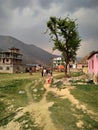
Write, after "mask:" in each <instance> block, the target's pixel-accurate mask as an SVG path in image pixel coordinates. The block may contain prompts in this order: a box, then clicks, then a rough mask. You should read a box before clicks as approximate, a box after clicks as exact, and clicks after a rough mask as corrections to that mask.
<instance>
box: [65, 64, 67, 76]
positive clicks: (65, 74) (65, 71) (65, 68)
mask: <svg viewBox="0 0 98 130" xmlns="http://www.w3.org/2000/svg"><path fill="white" fill-rule="evenodd" d="M67 65H68V64H67V63H66V64H65V77H67Z"/></svg>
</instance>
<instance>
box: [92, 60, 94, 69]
mask: <svg viewBox="0 0 98 130" xmlns="http://www.w3.org/2000/svg"><path fill="white" fill-rule="evenodd" d="M92 69H94V60H92Z"/></svg>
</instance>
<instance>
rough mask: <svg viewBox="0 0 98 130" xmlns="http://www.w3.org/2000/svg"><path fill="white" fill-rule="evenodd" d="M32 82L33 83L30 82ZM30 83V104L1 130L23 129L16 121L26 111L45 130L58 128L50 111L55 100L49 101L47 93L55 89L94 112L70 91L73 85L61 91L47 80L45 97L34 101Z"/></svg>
mask: <svg viewBox="0 0 98 130" xmlns="http://www.w3.org/2000/svg"><path fill="white" fill-rule="evenodd" d="M30 84H31V83H30ZM30 84H28V85H27V86H26V87H25V88H26V92H27V96H28V99H29V105H28V106H26V107H23V108H20V110H19V112H17V115H16V116H15V117H14V120H12V121H11V122H10V123H8V124H7V125H6V126H4V127H0V130H22V129H21V128H20V126H21V124H19V123H18V122H15V120H16V119H18V118H19V117H21V116H22V115H24V114H25V113H26V112H29V113H30V115H31V117H33V118H34V119H35V122H36V124H38V125H39V126H40V127H42V128H43V130H58V128H56V127H55V126H54V124H53V122H52V119H51V118H50V111H49V110H48V108H49V107H50V106H52V105H53V102H47V100H46V95H47V92H49V91H53V92H55V93H56V94H57V95H60V96H61V97H62V98H68V99H69V100H70V102H71V103H72V104H74V105H76V107H77V108H78V109H82V110H83V111H86V112H87V113H93V112H92V111H88V110H87V108H86V106H84V105H81V104H80V103H79V101H78V100H77V99H75V98H74V96H73V95H72V94H71V93H70V89H73V87H72V86H69V87H66V88H65V89H61V90H60V91H59V90H58V89H57V88H51V87H49V86H50V84H48V83H47V82H46V83H45V84H44V88H45V89H46V92H45V94H44V97H43V99H42V100H41V101H40V102H37V103H34V102H33V99H32V96H31V94H30V93H29V90H28V88H29V86H30ZM82 123H83V122H82V121H80V120H79V121H78V122H77V126H78V127H81V125H82Z"/></svg>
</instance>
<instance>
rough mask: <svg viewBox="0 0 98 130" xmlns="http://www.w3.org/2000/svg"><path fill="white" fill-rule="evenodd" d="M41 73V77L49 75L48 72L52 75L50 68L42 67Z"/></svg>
mask: <svg viewBox="0 0 98 130" xmlns="http://www.w3.org/2000/svg"><path fill="white" fill-rule="evenodd" d="M41 74H42V77H43V76H46V75H49V74H50V75H51V76H52V70H51V69H46V68H43V69H42V71H41Z"/></svg>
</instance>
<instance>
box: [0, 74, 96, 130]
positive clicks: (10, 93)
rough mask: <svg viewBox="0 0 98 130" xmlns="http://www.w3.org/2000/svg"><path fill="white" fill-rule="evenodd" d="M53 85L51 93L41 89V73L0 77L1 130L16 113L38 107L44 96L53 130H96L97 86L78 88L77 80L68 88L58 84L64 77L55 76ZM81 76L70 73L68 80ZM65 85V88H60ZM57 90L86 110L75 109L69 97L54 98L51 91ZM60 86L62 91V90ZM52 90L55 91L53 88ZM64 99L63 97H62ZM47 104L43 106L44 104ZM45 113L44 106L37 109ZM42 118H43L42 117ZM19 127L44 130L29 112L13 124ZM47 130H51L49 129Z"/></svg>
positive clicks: (43, 81)
mask: <svg viewBox="0 0 98 130" xmlns="http://www.w3.org/2000/svg"><path fill="white" fill-rule="evenodd" d="M53 75H54V76H53V79H54V81H57V82H55V83H54V82H53V83H52V84H51V87H50V91H47V90H46V89H45V88H44V87H43V86H44V84H45V79H46V77H41V74H40V73H33V74H32V75H30V74H0V127H1V126H6V125H7V124H8V123H9V122H11V121H12V120H13V119H14V117H15V116H16V115H17V114H18V111H20V110H19V109H22V108H26V107H27V106H28V105H30V104H31V103H32V105H33V103H34V104H35V105H36V106H37V105H38V104H39V105H40V102H41V101H42V100H43V96H46V101H47V102H53V105H52V106H50V107H49V108H48V111H50V112H51V114H50V116H51V119H52V122H53V123H54V126H55V128H56V130H59V129H61V130H98V86H97V85H94V84H93V83H91V84H90V83H87V84H85V83H84V80H81V81H83V83H82V84H78V82H80V80H78V79H77V81H75V82H74V81H73V80H72V79H71V80H69V81H71V85H72V86H71V88H72V87H73V89H69V86H67V84H64V83H63V82H62V81H60V80H61V79H62V78H64V73H60V72H59V73H57V72H56V73H54V74H53ZM81 75H82V73H72V74H71V76H73V77H78V76H81ZM64 85H65V88H63V87H64ZM54 86H55V87H57V88H58V87H60V88H61V90H58V91H59V92H60V91H62V90H63V89H65V90H64V91H66V89H68V90H70V95H71V96H73V98H75V99H76V100H78V102H79V103H80V104H81V105H84V106H85V107H86V110H83V109H82V108H77V106H76V105H75V104H73V103H72V102H71V101H70V100H69V97H65V98H62V96H59V95H57V94H56V93H55V92H54V91H52V90H51V88H54ZM62 86H63V87H62ZM54 89H55V88H54ZM65 95H66V94H65ZM47 102H46V103H47ZM40 107H42V108H43V109H44V106H40ZM42 116H43V115H42ZM14 122H19V123H20V125H21V126H20V128H21V130H28V129H30V130H45V129H44V127H41V126H40V125H39V124H36V119H35V117H34V116H33V114H32V115H31V113H29V112H25V113H24V114H23V115H21V116H20V117H18V118H17V119H15V120H14ZM0 130H2V129H0ZM17 130H18V129H17ZM49 130H50V129H49Z"/></svg>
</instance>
